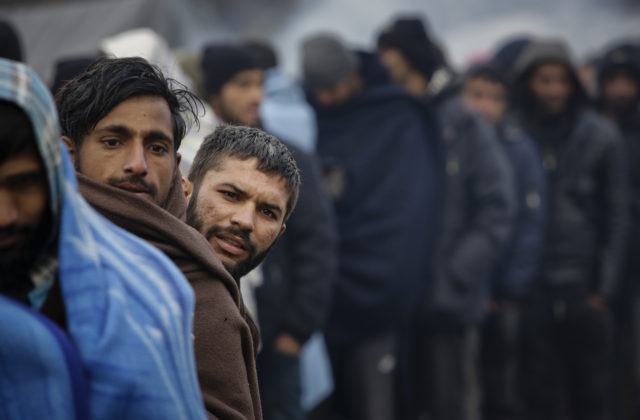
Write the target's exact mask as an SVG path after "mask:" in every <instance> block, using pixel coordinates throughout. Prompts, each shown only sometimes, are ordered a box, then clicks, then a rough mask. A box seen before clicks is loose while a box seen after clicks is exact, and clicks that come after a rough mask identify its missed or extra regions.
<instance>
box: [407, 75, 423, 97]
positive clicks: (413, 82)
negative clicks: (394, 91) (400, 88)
mask: <svg viewBox="0 0 640 420" xmlns="http://www.w3.org/2000/svg"><path fill="white" fill-rule="evenodd" d="M404 86H405V88H406V89H407V91H408V92H409V93H410V94H411V95H413V96H417V97H423V96H424V95H425V94H426V93H427V87H428V86H429V82H427V81H426V80H425V78H424V77H422V75H421V74H420V73H418V72H415V71H412V72H410V73H409V74H408V75H407V77H406V78H405V80H404Z"/></svg>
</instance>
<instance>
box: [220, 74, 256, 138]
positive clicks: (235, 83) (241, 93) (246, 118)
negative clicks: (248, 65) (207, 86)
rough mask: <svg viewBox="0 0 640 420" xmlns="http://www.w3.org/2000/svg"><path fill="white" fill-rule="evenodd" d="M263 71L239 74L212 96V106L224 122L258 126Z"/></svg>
mask: <svg viewBox="0 0 640 420" xmlns="http://www.w3.org/2000/svg"><path fill="white" fill-rule="evenodd" d="M263 81H264V72H263V71H262V70H257V69H256V70H244V71H241V72H238V73H237V74H236V75H235V76H234V77H233V78H232V79H231V80H229V81H228V82H227V83H225V84H224V85H223V86H222V89H221V90H220V93H218V94H217V95H212V96H211V99H210V104H211V107H212V108H213V110H214V111H215V113H216V115H217V116H218V117H220V118H221V119H222V120H223V121H224V122H226V123H230V124H242V125H248V126H250V127H255V126H257V125H258V121H259V115H258V107H259V106H260V102H262V96H263V92H262V83H263Z"/></svg>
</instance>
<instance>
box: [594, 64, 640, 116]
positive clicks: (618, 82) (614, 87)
mask: <svg viewBox="0 0 640 420" xmlns="http://www.w3.org/2000/svg"><path fill="white" fill-rule="evenodd" d="M639 95H640V86H638V82H637V80H635V79H634V78H633V77H632V76H631V75H630V74H628V73H626V72H623V71H619V72H617V73H614V74H613V75H612V76H610V77H608V78H607V79H606V80H605V81H604V83H603V85H602V96H603V98H604V102H605V106H606V107H607V108H608V109H611V110H612V111H614V112H624V111H627V110H630V109H632V108H633V107H634V106H635V104H636V102H637V101H638V97H639Z"/></svg>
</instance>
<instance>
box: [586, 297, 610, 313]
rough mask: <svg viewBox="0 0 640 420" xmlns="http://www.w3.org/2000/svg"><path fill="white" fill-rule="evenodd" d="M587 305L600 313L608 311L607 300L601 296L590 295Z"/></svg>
mask: <svg viewBox="0 0 640 420" xmlns="http://www.w3.org/2000/svg"><path fill="white" fill-rule="evenodd" d="M587 304H588V305H589V306H591V307H592V308H593V309H596V310H598V311H604V310H605V309H607V300H606V299H605V298H604V297H603V296H601V295H589V297H588V298H587Z"/></svg>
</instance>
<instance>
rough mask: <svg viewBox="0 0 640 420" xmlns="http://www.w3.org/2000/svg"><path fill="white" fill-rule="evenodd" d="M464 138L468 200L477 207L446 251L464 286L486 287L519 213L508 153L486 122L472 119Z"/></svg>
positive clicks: (456, 274) (454, 277)
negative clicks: (516, 208) (467, 169)
mask: <svg viewBox="0 0 640 420" xmlns="http://www.w3.org/2000/svg"><path fill="white" fill-rule="evenodd" d="M466 126H467V127H466V130H465V132H464V133H463V134H462V135H463V136H464V137H465V139H464V141H465V144H464V146H463V147H464V148H465V151H464V153H465V154H467V156H468V161H470V164H471V168H470V173H469V177H468V180H467V185H466V186H465V188H466V189H467V194H469V195H470V196H471V198H470V200H469V201H467V202H468V203H470V205H471V206H472V207H473V208H471V209H465V210H461V211H468V212H470V214H471V216H470V218H469V220H468V226H467V228H466V230H465V231H464V232H463V233H462V235H460V236H459V237H458V238H457V241H456V242H455V245H454V246H453V247H452V249H451V250H450V251H449V252H448V255H449V256H450V260H449V264H448V269H449V270H450V272H451V274H452V275H453V280H454V282H455V283H456V284H458V285H459V286H462V287H463V288H483V287H485V286H486V287H488V284H486V285H485V284H478V280H483V281H486V282H488V281H489V279H490V276H491V274H492V271H493V270H494V269H495V268H496V263H497V262H498V261H499V259H500V258H501V257H502V255H503V252H504V248H505V245H506V242H507V239H508V236H509V234H510V231H511V229H512V224H513V220H514V219H513V217H514V212H515V207H516V205H515V193H514V191H515V190H514V188H513V179H512V178H513V175H512V172H511V170H510V168H509V166H508V163H507V160H506V156H505V154H504V150H503V149H502V148H501V146H500V145H499V144H498V140H497V139H496V137H495V133H494V132H493V130H492V129H491V127H490V126H489V125H488V123H486V122H485V121H484V120H480V119H479V118H476V117H474V116H473V117H472V116H470V118H469V121H468V122H467V124H466Z"/></svg>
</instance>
